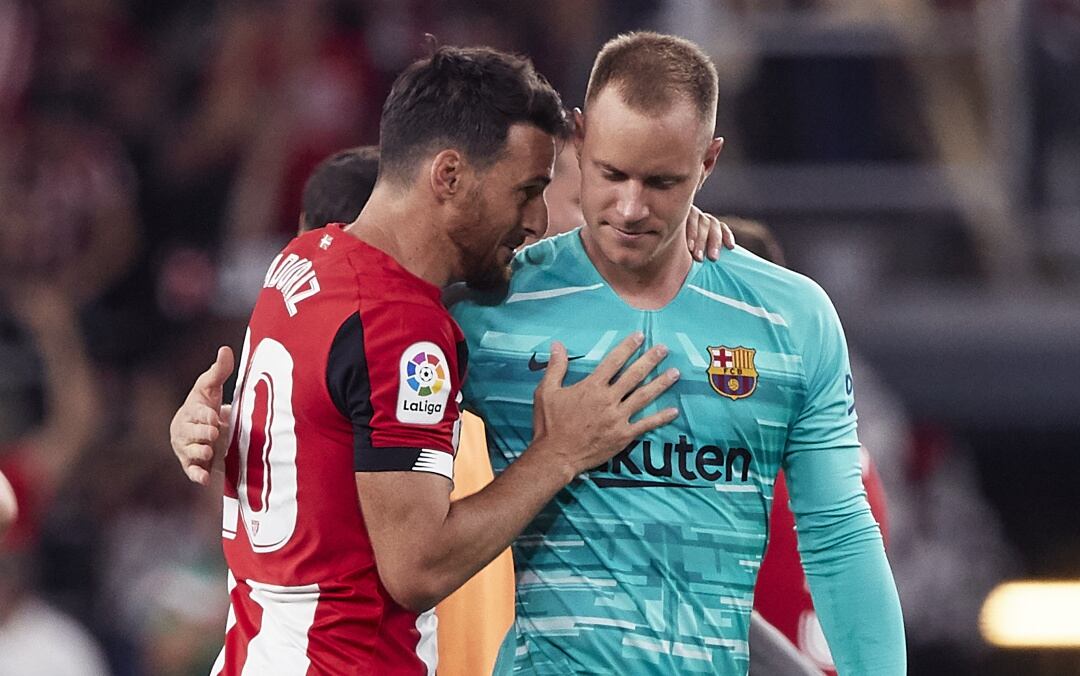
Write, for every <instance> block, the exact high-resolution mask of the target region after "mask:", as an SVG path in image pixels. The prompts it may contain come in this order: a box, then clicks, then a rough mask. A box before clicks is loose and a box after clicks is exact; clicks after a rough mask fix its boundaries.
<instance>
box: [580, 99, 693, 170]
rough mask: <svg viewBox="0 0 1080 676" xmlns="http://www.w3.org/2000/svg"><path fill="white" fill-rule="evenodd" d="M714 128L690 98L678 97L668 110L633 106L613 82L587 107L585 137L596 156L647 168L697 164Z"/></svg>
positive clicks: (638, 167) (596, 157)
mask: <svg viewBox="0 0 1080 676" xmlns="http://www.w3.org/2000/svg"><path fill="white" fill-rule="evenodd" d="M710 131H711V129H706V126H705V123H704V121H703V120H702V119H701V115H700V114H699V113H698V111H697V108H696V107H695V106H694V105H693V103H692V102H690V101H689V100H686V99H676V100H675V101H674V102H673V103H672V104H671V106H669V107H668V108H667V109H666V110H664V111H662V112H660V113H658V114H647V113H644V112H641V111H639V110H636V109H634V108H631V107H630V106H628V105H627V104H626V102H624V101H623V100H622V97H621V96H620V95H619V94H618V92H617V91H616V90H615V89H614V88H612V87H608V88H605V89H604V90H603V91H602V92H600V93H599V94H598V95H597V97H596V99H595V100H594V101H593V103H592V105H590V106H589V109H588V110H587V111H586V113H585V139H584V140H585V149H586V151H587V152H588V153H589V154H590V155H592V156H593V157H592V159H595V160H598V161H602V162H610V163H612V164H616V163H617V162H630V163H632V164H633V165H634V166H632V167H623V166H618V164H617V166H618V168H619V169H622V170H624V171H626V170H628V169H633V170H638V171H643V172H644V171H648V170H649V169H650V168H654V169H657V170H660V169H663V168H665V167H670V166H671V165H672V164H673V163H674V164H676V165H678V164H685V163H691V164H696V163H697V161H698V159H699V157H698V155H699V154H700V151H702V150H703V149H704V145H705V143H707V141H708V138H709V132H710Z"/></svg>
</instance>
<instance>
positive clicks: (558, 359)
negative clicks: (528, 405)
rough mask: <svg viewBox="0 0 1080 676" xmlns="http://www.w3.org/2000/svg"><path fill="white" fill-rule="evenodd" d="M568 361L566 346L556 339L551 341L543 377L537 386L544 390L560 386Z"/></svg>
mask: <svg viewBox="0 0 1080 676" xmlns="http://www.w3.org/2000/svg"><path fill="white" fill-rule="evenodd" d="M568 363H569V360H568V359H567V358H566V347H565V346H563V344H562V343H560V342H559V341H557V340H553V341H551V356H550V357H549V358H548V365H547V370H545V371H544V377H543V378H541V379H540V384H539V385H538V386H537V388H538V389H543V390H546V389H555V388H559V387H562V382H563V377H564V376H566V368H567V364H568Z"/></svg>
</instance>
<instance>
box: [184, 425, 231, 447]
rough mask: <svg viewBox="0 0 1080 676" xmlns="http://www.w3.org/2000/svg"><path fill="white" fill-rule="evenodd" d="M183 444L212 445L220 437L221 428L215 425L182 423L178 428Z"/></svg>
mask: <svg viewBox="0 0 1080 676" xmlns="http://www.w3.org/2000/svg"><path fill="white" fill-rule="evenodd" d="M180 430H181V431H180V434H179V435H178V436H179V437H180V439H182V441H183V443H187V444H211V445H212V444H213V443H214V442H215V441H217V440H218V437H219V436H221V428H220V427H218V426H217V425H207V424H204V423H197V422H184V423H182V424H181V427H180Z"/></svg>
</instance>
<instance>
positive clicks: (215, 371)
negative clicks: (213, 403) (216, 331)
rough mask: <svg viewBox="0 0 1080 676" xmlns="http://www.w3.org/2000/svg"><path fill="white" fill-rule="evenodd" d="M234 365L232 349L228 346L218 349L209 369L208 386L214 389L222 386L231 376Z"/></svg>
mask: <svg viewBox="0 0 1080 676" xmlns="http://www.w3.org/2000/svg"><path fill="white" fill-rule="evenodd" d="M234 363H235V362H234V359H233V351H232V348H231V347H229V346H228V345H222V346H221V347H219V348H218V351H217V359H215V360H214V363H213V364H211V365H210V369H209V373H210V374H211V381H210V384H211V385H213V386H216V387H221V386H223V385H224V384H225V381H226V380H228V379H229V376H231V375H232V372H233V366H234Z"/></svg>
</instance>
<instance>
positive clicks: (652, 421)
mask: <svg viewBox="0 0 1080 676" xmlns="http://www.w3.org/2000/svg"><path fill="white" fill-rule="evenodd" d="M678 417H679V409H677V408H665V409H664V410H663V411H660V412H658V413H654V414H652V415H650V416H646V417H644V418H642V419H641V420H638V421H637V422H634V423H631V424H630V436H631V438H634V439H636V438H638V437H640V436H642V435H644V434H648V433H649V432H652V431H653V430H655V429H656V428H657V427H663V426H664V425H666V424H668V423H669V422H671V421H672V420H674V419H675V418H678Z"/></svg>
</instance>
